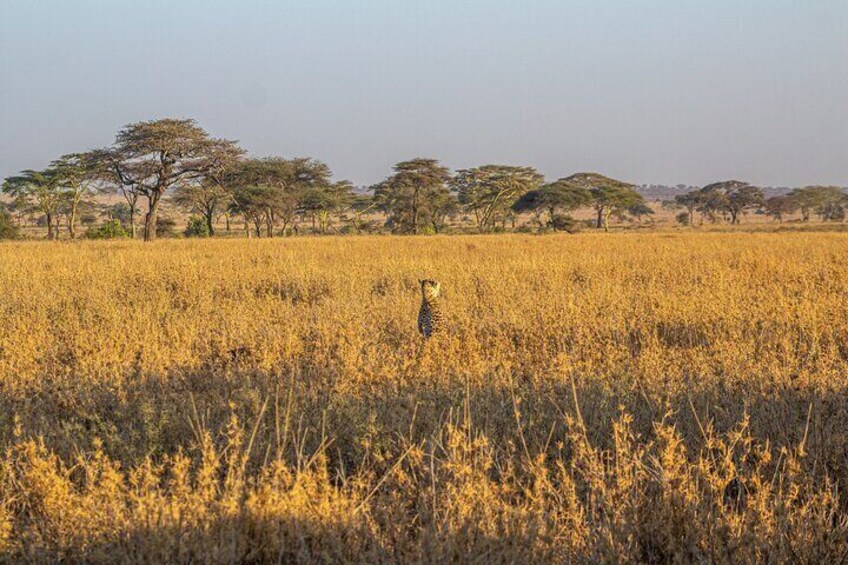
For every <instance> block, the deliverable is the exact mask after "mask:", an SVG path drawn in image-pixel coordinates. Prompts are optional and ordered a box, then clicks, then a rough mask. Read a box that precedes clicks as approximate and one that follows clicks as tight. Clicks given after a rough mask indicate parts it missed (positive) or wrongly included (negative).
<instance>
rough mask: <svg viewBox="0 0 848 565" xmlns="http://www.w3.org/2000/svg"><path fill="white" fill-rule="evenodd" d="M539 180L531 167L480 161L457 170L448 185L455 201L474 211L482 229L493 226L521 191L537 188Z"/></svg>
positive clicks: (510, 206) (540, 179) (539, 176)
mask: <svg viewBox="0 0 848 565" xmlns="http://www.w3.org/2000/svg"><path fill="white" fill-rule="evenodd" d="M543 181H544V177H543V176H542V175H541V174H539V173H538V172H536V169H534V168H532V167H512V166H507V165H483V166H482V167H475V168H472V169H461V170H459V171H457V173H456V175H455V176H454V177H453V178H452V179H451V181H450V186H451V189H452V190H453V191H455V192H456V193H457V195H458V196H459V202H460V203H461V204H463V205H464V206H465V207H466V209H468V210H470V211H472V212H473V213H474V217H475V219H476V221H477V229H478V231H481V232H482V231H485V230H487V229H491V228H493V227H494V226H495V224H496V222H497V221H498V220H500V219H503V218H504V217H505V216H506V215H507V214H508V213H509V211H510V210H511V208H512V205H513V204H515V202H516V200H518V198H519V197H520V196H521V195H522V194H524V193H526V192H529V191H531V190H535V189H537V188H538V187H539V186H540V185H541V184H542V182H543Z"/></svg>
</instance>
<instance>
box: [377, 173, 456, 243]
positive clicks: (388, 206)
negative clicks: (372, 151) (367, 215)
mask: <svg viewBox="0 0 848 565" xmlns="http://www.w3.org/2000/svg"><path fill="white" fill-rule="evenodd" d="M394 171H395V173H394V174H393V175H391V176H390V177H388V178H386V180H384V181H383V182H381V183H379V184H377V185H375V186H374V187H372V190H373V191H374V196H375V197H376V198H377V200H378V201H379V203H380V204H379V205H380V207H381V208H382V210H383V211H384V212H386V213H387V214H388V215H389V221H390V223H391V224H392V226H393V229H394V230H395V231H400V232H407V233H413V234H417V233H420V230H421V227H422V226H423V225H426V224H429V223H432V218H433V214H434V212H435V210H434V205H436V204H438V203H439V202H440V201H441V200H442V198H443V197H444V195H445V194H446V193H447V192H448V188H447V186H446V185H447V182H448V181H449V180H450V174H449V172H448V169H447V167H443V166H442V165H439V162H438V161H437V160H435V159H422V158H418V159H412V160H411V161H403V162H401V163H398V164H396V165H395V166H394Z"/></svg>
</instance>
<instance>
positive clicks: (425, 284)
mask: <svg viewBox="0 0 848 565" xmlns="http://www.w3.org/2000/svg"><path fill="white" fill-rule="evenodd" d="M418 282H420V283H421V294H423V295H424V298H429V299H433V298H438V297H439V291H440V290H441V288H442V287H441V284H439V281H434V280H431V279H423V280H420V281H418Z"/></svg>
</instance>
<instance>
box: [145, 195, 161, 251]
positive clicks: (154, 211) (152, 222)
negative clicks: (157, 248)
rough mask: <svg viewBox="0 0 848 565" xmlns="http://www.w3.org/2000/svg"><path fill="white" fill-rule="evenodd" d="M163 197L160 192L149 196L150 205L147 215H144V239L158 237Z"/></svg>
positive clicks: (149, 239) (148, 239) (151, 239)
mask: <svg viewBox="0 0 848 565" xmlns="http://www.w3.org/2000/svg"><path fill="white" fill-rule="evenodd" d="M161 197H162V194H161V193H160V192H153V193H151V195H150V196H148V197H147V202H148V207H147V215H146V216H145V217H144V241H154V240H155V239H156V222H157V221H158V219H159V199H160V198H161Z"/></svg>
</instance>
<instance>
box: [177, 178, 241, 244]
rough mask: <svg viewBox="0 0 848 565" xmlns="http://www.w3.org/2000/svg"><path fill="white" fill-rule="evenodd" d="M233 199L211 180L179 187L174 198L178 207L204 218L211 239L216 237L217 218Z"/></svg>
mask: <svg viewBox="0 0 848 565" xmlns="http://www.w3.org/2000/svg"><path fill="white" fill-rule="evenodd" d="M232 199H233V196H232V194H231V193H230V192H229V191H228V190H226V189H225V188H224V187H223V186H222V185H221V184H220V183H218V182H216V181H213V180H211V179H205V180H203V181H202V182H192V183H187V184H181V185H178V186H177V187H176V189H175V190H174V195H173V198H172V200H173V201H174V203H175V204H177V205H178V206H181V207H182V208H185V209H186V210H188V211H189V212H191V213H193V214H199V215H200V216H202V217H203V220H204V221H205V222H206V229H207V230H208V232H209V236H210V237H212V236H214V235H215V226H214V222H215V216H216V215H217V214H218V213H219V212H221V211H222V210H224V209H225V208H226V207H227V205H229V203H230V202H232Z"/></svg>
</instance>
